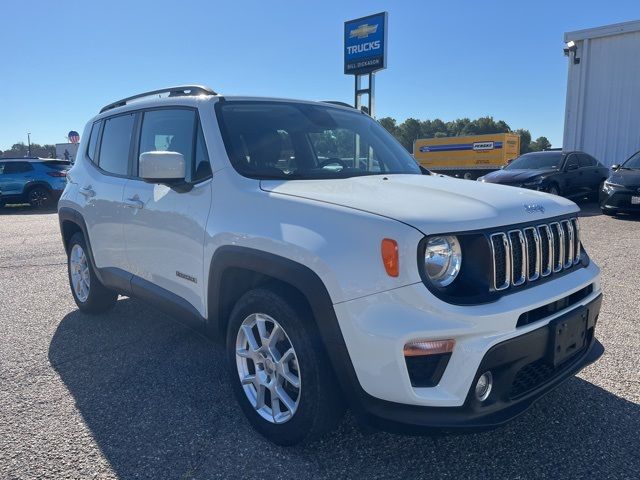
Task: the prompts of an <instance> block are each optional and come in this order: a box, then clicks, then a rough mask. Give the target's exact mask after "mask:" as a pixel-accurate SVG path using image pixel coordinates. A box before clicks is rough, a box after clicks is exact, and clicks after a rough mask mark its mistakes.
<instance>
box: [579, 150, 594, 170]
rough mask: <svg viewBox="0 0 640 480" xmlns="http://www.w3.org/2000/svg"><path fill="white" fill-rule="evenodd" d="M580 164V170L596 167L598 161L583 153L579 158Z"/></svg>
mask: <svg viewBox="0 0 640 480" xmlns="http://www.w3.org/2000/svg"><path fill="white" fill-rule="evenodd" d="M578 164H579V165H580V168H584V167H595V166H596V160H595V158H592V157H590V156H589V155H586V154H584V153H583V154H580V155H579V156H578Z"/></svg>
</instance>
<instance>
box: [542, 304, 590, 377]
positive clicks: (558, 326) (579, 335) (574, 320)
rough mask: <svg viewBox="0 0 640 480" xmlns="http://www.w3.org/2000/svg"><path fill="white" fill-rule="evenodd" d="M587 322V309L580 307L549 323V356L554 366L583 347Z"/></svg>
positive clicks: (585, 341) (585, 339) (585, 340)
mask: <svg viewBox="0 0 640 480" xmlns="http://www.w3.org/2000/svg"><path fill="white" fill-rule="evenodd" d="M588 322H589V310H588V309H587V308H586V307H582V308H579V309H577V310H576V311H573V312H570V313H568V314H567V315H563V316H562V317H560V318H557V319H555V320H553V321H552V322H551V323H550V324H549V327H550V331H549V335H550V347H551V352H550V357H551V361H552V362H553V366H554V367H557V366H558V365H560V364H561V363H564V362H565V361H566V360H568V359H569V358H571V357H572V356H573V355H575V354H577V353H578V352H580V351H582V350H583V349H584V347H585V345H586V344H587V326H588Z"/></svg>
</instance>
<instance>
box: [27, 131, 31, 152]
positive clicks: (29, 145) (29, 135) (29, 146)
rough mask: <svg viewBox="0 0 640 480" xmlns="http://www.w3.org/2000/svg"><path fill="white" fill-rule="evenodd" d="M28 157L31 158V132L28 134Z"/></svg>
mask: <svg viewBox="0 0 640 480" xmlns="http://www.w3.org/2000/svg"><path fill="white" fill-rule="evenodd" d="M27 157H29V158H31V132H27Z"/></svg>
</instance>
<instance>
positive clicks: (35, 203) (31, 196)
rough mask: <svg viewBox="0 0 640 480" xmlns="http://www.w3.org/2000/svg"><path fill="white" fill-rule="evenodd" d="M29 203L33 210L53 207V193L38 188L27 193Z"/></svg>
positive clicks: (43, 188)
mask: <svg viewBox="0 0 640 480" xmlns="http://www.w3.org/2000/svg"><path fill="white" fill-rule="evenodd" d="M27 201H28V202H29V205H31V206H32V207H33V208H45V207H48V206H49V205H51V192H49V190H47V189H46V188H45V187H42V186H36V187H32V188H30V189H29V191H28V192H27Z"/></svg>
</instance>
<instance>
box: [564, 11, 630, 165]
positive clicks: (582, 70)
mask: <svg viewBox="0 0 640 480" xmlns="http://www.w3.org/2000/svg"><path fill="white" fill-rule="evenodd" d="M564 40H565V42H566V43H567V48H565V54H566V55H567V56H568V60H569V75H568V80H567V103H566V108H565V121H564V141H563V148H564V150H567V151H568V150H582V151H584V152H587V153H589V154H591V155H593V156H594V157H596V158H597V159H598V160H600V161H601V162H602V163H603V164H605V165H608V166H611V165H613V164H615V163H622V162H623V161H624V160H625V159H626V158H627V157H629V156H630V155H631V154H633V153H634V152H636V151H638V150H640V54H639V52H640V20H637V21H633V22H625V23H618V24H615V25H607V26H604V27H598V28H590V29H587V30H578V31H575V32H568V33H565V35H564Z"/></svg>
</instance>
